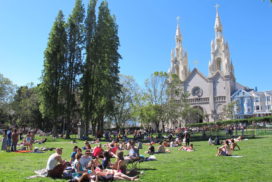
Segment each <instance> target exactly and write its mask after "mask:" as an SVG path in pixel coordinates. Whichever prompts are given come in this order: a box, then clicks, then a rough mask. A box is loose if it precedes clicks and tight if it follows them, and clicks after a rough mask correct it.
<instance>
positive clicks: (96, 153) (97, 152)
mask: <svg viewBox="0 0 272 182" xmlns="http://www.w3.org/2000/svg"><path fill="white" fill-rule="evenodd" d="M102 154H103V149H102V145H101V144H98V145H97V146H96V147H95V148H94V149H93V157H99V156H102Z"/></svg>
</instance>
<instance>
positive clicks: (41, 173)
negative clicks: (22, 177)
mask: <svg viewBox="0 0 272 182" xmlns="http://www.w3.org/2000/svg"><path fill="white" fill-rule="evenodd" d="M34 172H35V174H36V175H33V176H29V177H27V178H26V179H33V178H38V177H42V178H44V177H47V170H46V169H40V170H37V171H34Z"/></svg>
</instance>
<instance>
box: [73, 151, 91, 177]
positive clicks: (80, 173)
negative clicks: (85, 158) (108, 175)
mask: <svg viewBox="0 0 272 182" xmlns="http://www.w3.org/2000/svg"><path fill="white" fill-rule="evenodd" d="M81 156H82V154H76V160H75V163H74V169H75V173H74V174H73V176H74V177H76V178H78V179H77V180H76V181H77V182H83V181H92V179H93V178H94V176H93V174H92V171H91V170H87V169H84V168H83V166H82V165H81V163H80V159H81Z"/></svg>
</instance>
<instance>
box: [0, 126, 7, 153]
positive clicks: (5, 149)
mask: <svg viewBox="0 0 272 182" xmlns="http://www.w3.org/2000/svg"><path fill="white" fill-rule="evenodd" d="M7 144H8V136H7V130H4V132H3V140H2V147H1V150H3V151H7Z"/></svg>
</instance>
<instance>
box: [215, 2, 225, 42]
mask: <svg viewBox="0 0 272 182" xmlns="http://www.w3.org/2000/svg"><path fill="white" fill-rule="evenodd" d="M215 8H216V18H215V23H214V30H215V34H216V37H221V36H222V31H223V27H222V23H221V20H220V16H219V13H218V8H219V5H218V4H216V5H215Z"/></svg>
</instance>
